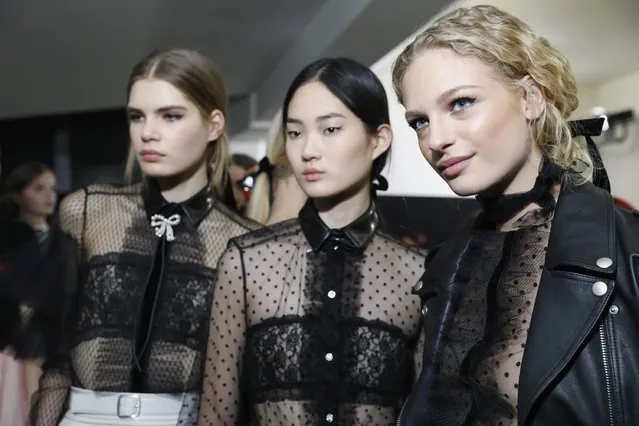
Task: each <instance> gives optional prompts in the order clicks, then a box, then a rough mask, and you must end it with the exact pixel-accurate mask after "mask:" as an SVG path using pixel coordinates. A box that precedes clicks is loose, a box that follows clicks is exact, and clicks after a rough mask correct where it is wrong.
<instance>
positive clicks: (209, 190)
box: [31, 49, 260, 426]
mask: <svg viewBox="0 0 639 426" xmlns="http://www.w3.org/2000/svg"><path fill="white" fill-rule="evenodd" d="M126 93H127V114H128V123H129V134H130V139H131V145H130V151H129V157H128V161H127V175H128V176H129V177H130V176H132V174H133V172H134V170H135V169H138V168H139V170H140V171H141V174H142V177H143V179H142V182H138V183H131V184H128V185H124V186H116V185H106V184H102V185H91V186H88V187H86V188H83V189H81V190H78V191H76V192H73V193H72V194H70V195H69V196H67V197H66V198H65V199H64V200H63V201H62V203H61V205H60V213H59V220H60V227H61V228H62V230H64V231H65V232H66V233H68V234H69V235H70V236H71V237H72V238H73V240H74V241H75V242H76V243H77V246H78V258H79V263H80V265H79V268H78V271H77V276H78V278H79V285H78V286H77V287H78V291H77V297H76V298H75V303H74V304H73V306H72V307H71V309H70V313H69V315H68V317H69V321H68V324H67V328H66V330H65V336H66V339H64V340H63V341H61V342H60V345H59V347H58V348H57V349H58V350H57V351H56V353H55V354H53V355H52V356H49V358H48V359H47V360H46V362H45V364H44V366H43V374H42V377H41V380H40V388H39V391H38V392H37V394H36V398H34V405H33V408H32V413H31V422H32V424H34V425H37V426H53V425H58V424H60V425H62V426H85V425H97V424H99V425H102V426H105V425H118V426H126V425H146V426H177V425H181V426H187V425H193V424H195V422H196V421H197V416H198V411H199V405H200V391H201V386H202V370H203V363H204V356H205V351H206V343H207V332H208V327H209V312H210V306H211V292H212V286H213V279H214V277H215V274H216V265H217V262H218V259H219V257H220V255H221V254H222V252H223V251H224V249H225V247H226V245H227V240H228V239H229V238H231V237H236V236H239V235H241V234H244V233H245V232H247V231H248V230H252V229H256V228H258V227H259V226H260V225H259V224H257V223H255V222H253V221H251V220H248V219H246V218H243V217H242V216H240V215H238V214H237V213H235V205H234V201H233V198H232V197H227V194H228V190H229V189H230V187H229V185H228V180H229V179H228V165H229V163H230V161H229V153H228V150H229V147H228V138H227V131H226V120H227V118H226V114H227V107H228V96H227V91H226V87H225V85H224V82H223V79H222V75H221V73H220V71H219V69H218V67H217V66H216V65H215V63H213V61H211V60H210V59H209V58H207V57H205V56H203V55H201V54H199V53H198V52H195V51H191V50H183V49H171V50H163V51H156V52H153V53H151V54H150V55H148V56H147V57H145V58H143V59H142V60H141V61H140V62H139V63H138V64H136V65H135V66H134V67H133V70H132V71H131V74H130V77H129V82H128V86H127V92H126Z"/></svg>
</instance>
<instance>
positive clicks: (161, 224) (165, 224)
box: [151, 214, 180, 241]
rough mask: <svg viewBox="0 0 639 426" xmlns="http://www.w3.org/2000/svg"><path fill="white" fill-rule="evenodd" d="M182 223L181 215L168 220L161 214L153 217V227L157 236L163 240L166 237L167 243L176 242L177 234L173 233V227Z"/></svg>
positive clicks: (175, 215)
mask: <svg viewBox="0 0 639 426" xmlns="http://www.w3.org/2000/svg"><path fill="white" fill-rule="evenodd" d="M179 223H180V215H179V214H174V215H171V216H169V217H168V218H166V217H164V216H162V215H161V214H154V215H153V216H151V226H152V227H154V228H155V235H157V236H158V237H160V238H162V236H163V235H166V240H167V241H173V240H175V234H174V233H173V227H174V226H177V225H178V224H179Z"/></svg>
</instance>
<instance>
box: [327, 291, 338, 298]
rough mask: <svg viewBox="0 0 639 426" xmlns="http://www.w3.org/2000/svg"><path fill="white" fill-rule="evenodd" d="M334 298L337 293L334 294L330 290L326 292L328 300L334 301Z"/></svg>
mask: <svg viewBox="0 0 639 426" xmlns="http://www.w3.org/2000/svg"><path fill="white" fill-rule="evenodd" d="M335 296H337V293H335V291H333V290H331V291H329V292H328V297H329V299H335Z"/></svg>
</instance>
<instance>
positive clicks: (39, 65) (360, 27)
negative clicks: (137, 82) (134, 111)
mask: <svg viewBox="0 0 639 426" xmlns="http://www.w3.org/2000/svg"><path fill="white" fill-rule="evenodd" d="M398 2H400V3H401V6H402V7H398V4H399V3H398ZM36 3H37V5H36ZM448 3H449V1H447V0H435V1H423V0H347V1H346V0H180V1H175V0H135V1H127V0H92V1H77V0H57V1H55V2H52V1H44V0H40V1H39V2H35V1H29V2H25V1H21V0H3V1H2V2H0V57H1V58H2V61H1V62H2V68H1V69H2V78H1V79H0V93H1V94H2V95H1V96H0V119H11V118H21V117H30V116H42V115H54V114H64V113H72V112H80V111H91V110H102V109H111V108H118V107H121V106H122V105H123V102H124V99H125V96H126V94H125V93H124V91H125V85H126V81H127V77H128V73H129V71H130V69H131V67H132V66H133V64H134V63H135V62H137V61H138V60H139V59H140V58H141V57H142V56H144V55H145V54H147V53H148V52H149V51H151V50H153V49H156V48H165V47H185V48H191V49H196V50H199V51H201V52H202V53H204V54H206V55H208V56H210V57H211V58H213V59H214V60H215V61H216V62H217V63H218V65H219V66H220V68H221V69H222V71H223V73H224V75H225V78H226V82H227V85H228V87H229V91H230V94H231V109H230V113H229V115H230V121H231V127H232V132H235V133H237V132H239V131H241V130H244V129H246V128H248V127H249V125H250V123H251V122H254V121H256V120H259V119H268V118H270V116H272V114H273V113H274V112H275V111H276V110H277V108H278V106H279V103H280V102H281V98H282V97H283V93H284V91H285V90H286V87H287V85H288V84H289V82H290V80H291V79H292V78H293V76H294V75H295V73H297V72H298V71H299V70H300V69H301V68H302V67H303V66H304V65H306V64H307V63H309V62H311V61H312V60H314V59H316V58H318V57H321V56H333V55H344V56H350V57H353V58H355V59H358V60H360V61H362V62H364V63H366V64H369V65H371V64H373V63H374V62H375V61H376V60H377V59H378V58H380V57H381V56H383V55H384V54H385V53H386V52H387V51H389V50H390V49H392V47H393V46H395V45H396V44H398V43H399V42H400V41H402V40H403V39H404V38H405V37H407V36H408V35H409V34H410V33H412V32H413V31H414V30H415V28H417V27H418V26H419V25H420V24H421V23H423V22H425V21H427V20H428V19H429V18H430V17H431V16H433V15H434V14H435V13H437V12H438V11H439V10H440V9H441V8H442V7H443V6H444V5H446V4H448Z"/></svg>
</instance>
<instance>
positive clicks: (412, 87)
mask: <svg viewBox="0 0 639 426" xmlns="http://www.w3.org/2000/svg"><path fill="white" fill-rule="evenodd" d="M495 83H497V80H496V79H495V76H494V73H493V70H492V69H491V68H490V67H489V66H487V65H485V64H484V63H483V62H481V61H480V60H479V59H476V58H474V57H468V56H461V55H458V54H457V53H455V52H453V51H452V50H450V49H446V48H433V49H427V50H425V51H424V52H422V53H420V54H419V55H418V56H417V58H416V59H415V61H414V62H413V63H412V64H411V65H410V66H409V67H408V70H407V71H406V74H405V75H404V79H403V81H402V85H401V89H402V95H403V98H404V104H405V106H406V108H407V109H410V108H411V107H412V104H414V103H416V102H417V101H420V102H424V101H426V102H428V101H435V100H436V99H437V98H438V97H439V96H441V95H442V94H444V93H446V92H447V91H449V90H452V89H454V88H456V87H459V86H479V87H482V88H487V87H489V86H493V85H494V84H495Z"/></svg>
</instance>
